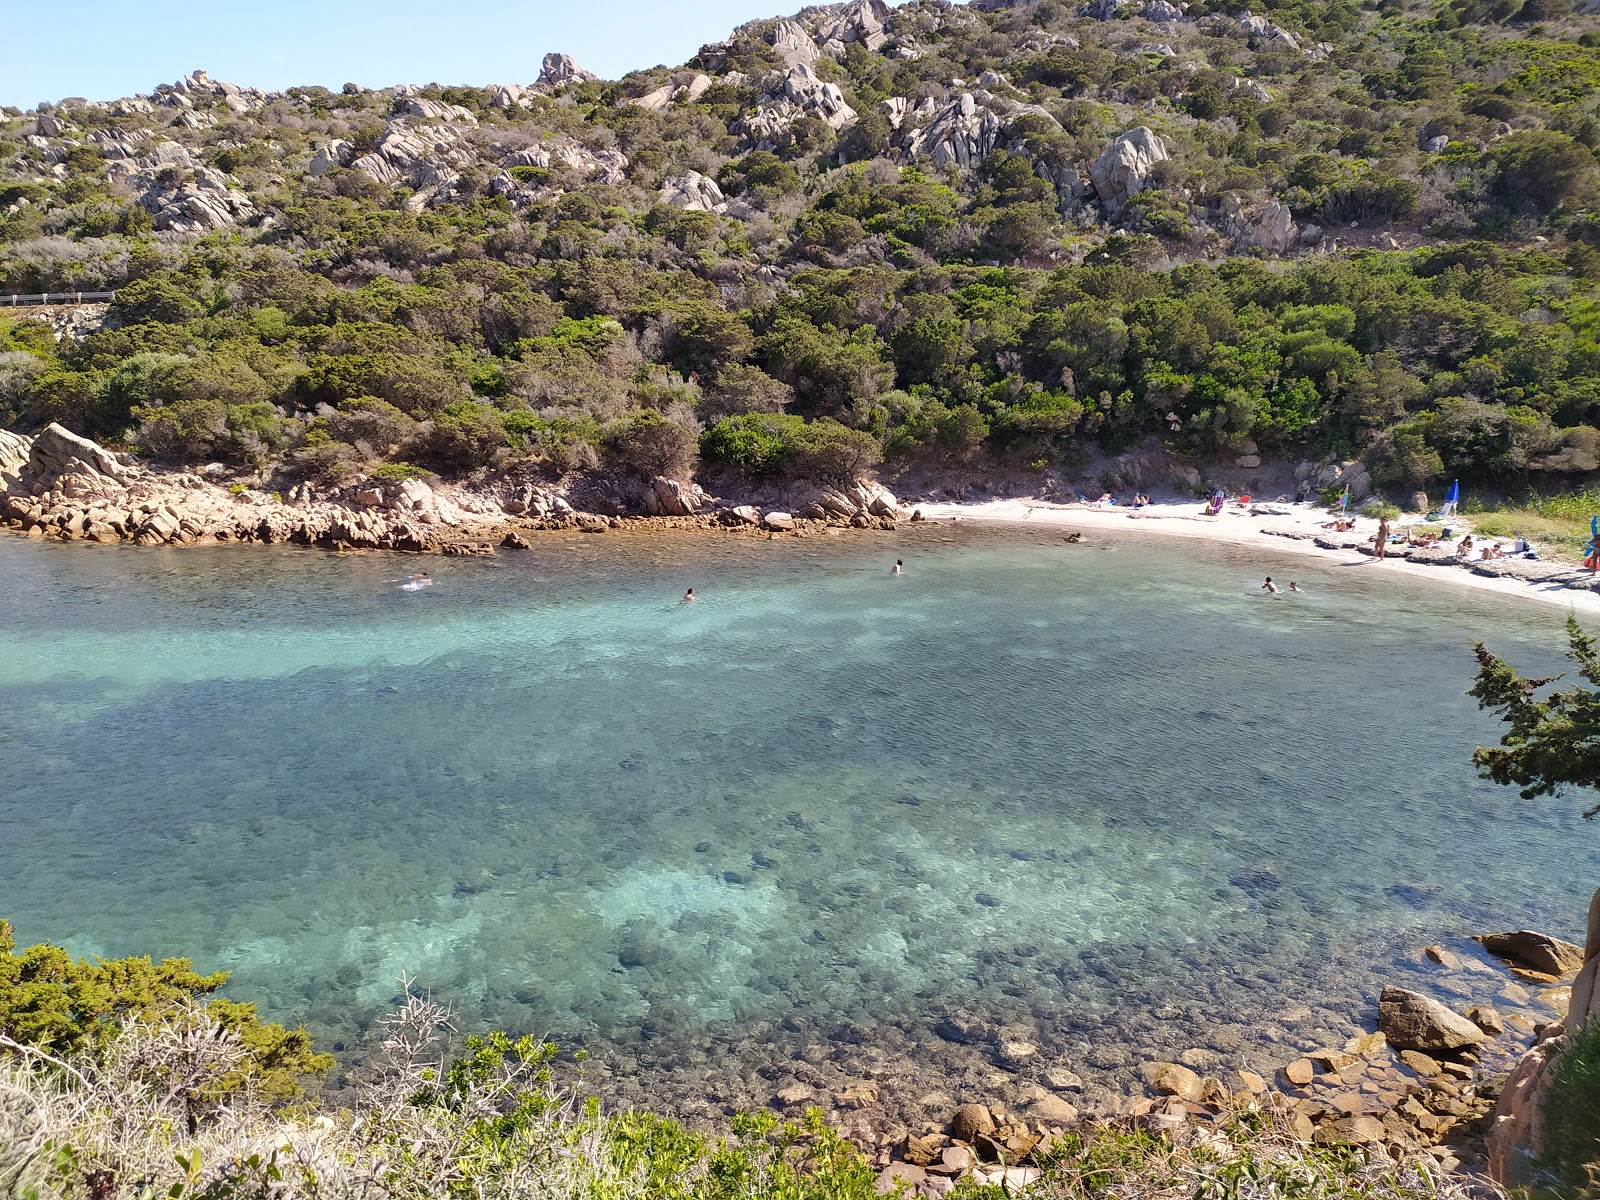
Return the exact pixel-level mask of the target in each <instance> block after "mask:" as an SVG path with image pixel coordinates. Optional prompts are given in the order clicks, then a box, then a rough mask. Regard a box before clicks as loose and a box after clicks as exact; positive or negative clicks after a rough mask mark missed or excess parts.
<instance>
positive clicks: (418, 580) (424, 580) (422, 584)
mask: <svg viewBox="0 0 1600 1200" xmlns="http://www.w3.org/2000/svg"><path fill="white" fill-rule="evenodd" d="M432 586H433V580H432V579H430V578H429V577H428V574H427V572H425V571H418V572H417V573H416V574H414V575H412V576H411V578H410V579H408V580H406V581H405V582H404V583H402V584H401V585H400V590H401V591H402V592H420V591H421V590H422V589H423V588H426V587H432Z"/></svg>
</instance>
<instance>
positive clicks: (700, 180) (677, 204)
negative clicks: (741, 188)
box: [660, 171, 727, 212]
mask: <svg viewBox="0 0 1600 1200" xmlns="http://www.w3.org/2000/svg"><path fill="white" fill-rule="evenodd" d="M660 197H661V203H662V204H665V205H668V206H670V207H672V208H683V209H688V210H689V211H690V212H719V211H721V210H722V208H724V207H725V206H726V203H727V201H726V200H725V199H724V197H723V195H722V189H721V188H719V187H718V186H717V181H716V180H715V179H712V178H711V177H709V176H707V175H702V174H700V172H699V171H687V172H685V173H684V174H682V175H677V176H674V177H673V178H671V179H668V180H666V181H664V182H663V183H662V185H661V191H660Z"/></svg>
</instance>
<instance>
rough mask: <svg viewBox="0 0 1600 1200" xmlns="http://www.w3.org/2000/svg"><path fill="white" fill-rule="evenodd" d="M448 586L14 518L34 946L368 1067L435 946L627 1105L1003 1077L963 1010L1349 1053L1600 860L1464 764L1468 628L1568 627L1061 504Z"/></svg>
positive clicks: (1573, 914) (1518, 631)
mask: <svg viewBox="0 0 1600 1200" xmlns="http://www.w3.org/2000/svg"><path fill="white" fill-rule="evenodd" d="M897 556H899V557H904V558H905V559H906V560H907V563H908V569H907V573H906V574H905V575H904V576H902V577H899V578H895V577H891V576H890V575H889V574H888V572H887V570H886V567H887V566H888V564H889V563H890V562H891V561H892V560H893V558H895V557H897ZM423 565H425V566H428V567H429V568H430V569H431V570H432V572H433V574H434V577H435V579H436V580H437V583H436V585H435V586H434V587H432V588H431V589H429V590H426V591H421V592H403V591H400V590H399V589H398V588H397V587H396V581H397V580H398V579H399V578H401V577H402V575H403V573H404V572H406V571H410V570H413V569H416V567H417V560H414V559H402V558H397V557H380V556H346V557H337V556H332V555H327V554H323V553H316V552H309V551H294V550H281V551H280V550H271V549H262V548H245V549H240V548H215V549H199V550H196V549H189V550H156V551H142V552H141V551H134V550H108V549H103V548H94V547H82V546H66V547H63V546H53V545H52V546H46V545H40V544H38V543H32V542H25V541H22V540H19V539H15V538H5V539H0V711H3V712H4V714H5V719H4V722H3V723H0V781H3V783H0V830H3V834H0V915H3V916H4V917H6V918H8V919H10V920H11V921H13V922H14V923H15V924H16V926H17V928H18V934H19V937H20V939H21V940H22V942H23V944H27V943H28V942H30V941H33V940H39V939H44V938H50V939H54V940H58V941H61V942H64V943H65V944H67V945H68V946H70V947H71V948H72V949H73V950H75V951H77V952H79V953H84V954H105V955H114V954H124V953H130V952H140V953H143V952H152V953H155V954H156V955H158V956H160V955H179V954H181V955H188V956H191V957H192V958H194V959H195V960H196V963H197V965H200V966H202V967H204V968H206V969H212V968H215V967H219V966H220V967H226V968H228V969H229V970H231V971H232V972H233V979H234V982H233V987H232V990H233V994H236V995H240V996H244V997H249V998H254V999H259V1000H260V1001H261V1003H262V1006H263V1008H264V1010H265V1011H266V1013H267V1014H269V1015H270V1016H272V1017H274V1018H278V1019H284V1020H292V1021H304V1022H306V1023H307V1024H308V1025H310V1026H311V1027H312V1028H313V1030H314V1031H315V1032H317V1033H318V1034H319V1036H320V1037H322V1038H323V1039H324V1041H327V1042H332V1043H335V1044H338V1045H341V1046H346V1047H348V1048H351V1049H353V1048H354V1047H356V1046H357V1045H359V1044H361V1043H362V1041H363V1039H365V1038H370V1031H371V1023H372V1020H373V1017H374V1016H375V1015H376V1014H379V1013H381V1012H382V1011H383V1010H384V1009H385V1007H386V1006H387V1005H389V1004H390V1003H391V1001H392V1000H393V998H394V997H395V995H396V993H397V991H398V989H399V978H400V976H401V973H402V972H409V973H411V974H412V975H414V976H416V978H417V979H418V980H419V981H420V983H421V984H422V985H423V986H426V987H429V988H431V989H432V990H433V992H434V994H435V995H436V996H439V997H442V998H446V999H448V1000H449V1001H451V1002H452V1003H453V1004H454V1005H455V1006H456V1008H457V1010H458V1013H459V1017H460V1024H461V1025H462V1026H464V1027H481V1026H486V1025H493V1026H501V1027H508V1028H512V1029H516V1030H531V1031H534V1032H539V1033H545V1032H551V1033H554V1034H555V1035H556V1036H557V1037H559V1038H560V1039H562V1040H563V1041H565V1042H567V1043H568V1044H574V1045H575V1044H586V1045H589V1046H591V1047H593V1048H594V1049H595V1050H596V1051H597V1056H598V1057H599V1059H600V1060H601V1062H602V1064H603V1065H602V1066H601V1067H599V1068H598V1070H599V1071H600V1074H601V1077H602V1078H604V1077H605V1076H606V1075H607V1073H608V1072H611V1073H614V1076H615V1083H616V1087H617V1089H618V1090H619V1091H620V1092H622V1093H624V1094H632V1095H638V1094H640V1092H641V1089H642V1092H643V1093H644V1094H652V1093H653V1092H656V1091H659V1090H660V1089H663V1088H668V1086H669V1085H668V1084H666V1083H663V1082H661V1077H662V1076H663V1073H666V1072H672V1073H673V1078H677V1079H679V1080H680V1081H681V1080H682V1079H683V1078H684V1074H685V1072H690V1073H692V1070H693V1069H698V1070H699V1071H700V1072H701V1074H703V1075H705V1076H708V1077H709V1076H713V1075H721V1076H726V1077H728V1078H737V1077H740V1075H741V1072H743V1073H744V1075H747V1076H748V1075H750V1074H751V1072H752V1071H753V1070H754V1069H755V1066H756V1065H757V1064H755V1063H754V1062H753V1060H755V1059H760V1060H761V1062H762V1063H766V1064H769V1065H768V1067H767V1068H766V1069H765V1073H766V1075H767V1078H768V1079H771V1078H773V1077H774V1070H773V1069H772V1068H771V1066H770V1064H771V1063H773V1062H777V1063H779V1064H781V1063H782V1062H783V1061H785V1060H786V1057H793V1058H795V1060H796V1061H798V1060H799V1057H800V1056H804V1055H805V1054H807V1053H809V1054H810V1056H811V1059H812V1060H813V1061H815V1060H817V1059H818V1057H819V1056H818V1053H817V1051H816V1049H815V1047H816V1044H817V1043H818V1042H819V1041H821V1042H824V1043H826V1042H828V1041H829V1039H832V1040H833V1042H834V1043H835V1044H837V1043H838V1042H841V1041H842V1042H844V1043H848V1044H850V1045H852V1046H854V1047H855V1049H853V1050H851V1051H850V1053H851V1054H855V1055H867V1056H868V1057H869V1058H872V1059H873V1060H874V1061H887V1060H888V1059H889V1058H892V1057H893V1056H894V1055H895V1054H897V1053H899V1054H902V1055H904V1056H905V1057H907V1058H910V1059H916V1060H918V1061H920V1062H922V1063H923V1064H924V1065H928V1064H933V1065H935V1066H937V1065H938V1064H939V1063H941V1062H942V1063H943V1064H944V1068H945V1069H946V1071H947V1072H952V1073H959V1072H960V1071H963V1070H965V1071H968V1072H969V1074H968V1078H969V1079H975V1080H981V1079H982V1078H984V1075H983V1072H984V1071H988V1070H990V1069H991V1066H990V1065H989V1063H988V1059H987V1057H986V1056H988V1055H990V1054H992V1047H988V1048H985V1047H983V1046H980V1047H979V1048H978V1049H975V1050H971V1051H970V1052H968V1051H965V1050H961V1047H960V1042H959V1040H957V1041H955V1042H952V1041H951V1037H952V1034H951V1032H950V1030H949V1029H948V1028H946V1029H945V1030H944V1033H943V1035H942V1036H941V1035H940V1034H939V1033H938V1032H936V1030H937V1029H938V1028H939V1026H940V1022H941V1021H944V1020H945V1019H946V1018H948V1017H949V1015H950V1014H952V1013H957V1014H960V1013H968V1014H977V1015H978V1016H979V1017H981V1018H982V1019H984V1020H988V1021H991V1022H993V1023H996V1024H1002V1025H1009V1027H1010V1028H1012V1029H1018V1028H1020V1029H1022V1030H1024V1031H1025V1032H1027V1033H1028V1035H1029V1036H1030V1037H1031V1038H1033V1039H1034V1040H1035V1041H1036V1042H1038V1043H1039V1044H1041V1045H1042V1046H1043V1047H1044V1049H1045V1051H1046V1057H1048V1058H1049V1060H1050V1061H1058V1062H1059V1061H1068V1062H1071V1063H1073V1064H1074V1065H1075V1066H1077V1067H1078V1068H1079V1069H1083V1068H1085V1067H1087V1068H1088V1069H1089V1070H1093V1069H1094V1068H1095V1067H1096V1066H1102V1067H1105V1068H1106V1069H1108V1070H1111V1069H1115V1068H1118V1067H1121V1066H1125V1065H1127V1062H1128V1061H1131V1060H1136V1059H1137V1058H1138V1057H1139V1056H1140V1055H1139V1054H1138V1053H1137V1047H1134V1049H1133V1051H1132V1052H1130V1053H1125V1052H1124V1051H1123V1050H1122V1049H1120V1048H1119V1047H1123V1046H1131V1045H1132V1044H1134V1043H1141V1042H1142V1043H1152V1042H1153V1043H1156V1044H1158V1045H1159V1044H1160V1043H1161V1042H1162V1041H1163V1039H1165V1040H1166V1041H1168V1042H1171V1043H1173V1044H1192V1043H1194V1042H1195V1041H1196V1040H1197V1039H1198V1040H1201V1041H1203V1038H1202V1037H1201V1034H1200V1032H1199V1030H1201V1029H1202V1027H1208V1026H1217V1025H1223V1024H1226V1023H1227V1022H1233V1023H1235V1024H1236V1025H1237V1026H1238V1028H1240V1029H1242V1030H1244V1031H1245V1032H1244V1033H1243V1034H1242V1035H1241V1034H1235V1035H1231V1036H1226V1037H1216V1038H1214V1039H1213V1042H1212V1044H1214V1045H1216V1046H1217V1048H1218V1049H1219V1051H1220V1052H1222V1053H1224V1054H1225V1055H1226V1054H1228V1053H1230V1052H1233V1051H1239V1052H1240V1053H1241V1054H1242V1053H1243V1052H1244V1051H1248V1050H1250V1049H1251V1048H1252V1047H1254V1046H1255V1044H1256V1042H1258V1041H1260V1040H1262V1039H1264V1040H1265V1042H1267V1043H1273V1042H1295V1041H1297V1040H1299V1041H1302V1042H1304V1041H1306V1040H1310V1041H1315V1038H1316V1036H1317V1035H1318V1034H1319V1033H1321V1032H1323V1031H1322V1030H1318V1029H1313V1030H1312V1031H1311V1032H1310V1033H1307V1032H1306V1031H1304V1030H1296V1029H1295V1028H1294V1027H1293V1018H1295V1017H1300V1018H1304V1016H1305V1014H1304V1012H1299V1011H1297V1010H1298V1009H1299V1006H1300V1002H1301V1001H1302V1000H1309V1001H1310V1006H1311V1007H1312V1008H1313V1009H1314V1010H1315V1013H1316V1015H1315V1016H1314V1017H1313V1018H1312V1021H1313V1024H1315V1022H1316V1021H1317V1020H1321V1021H1322V1023H1323V1025H1325V1026H1327V1027H1328V1028H1332V1029H1334V1030H1335V1031H1337V1028H1338V1026H1339V1021H1340V1020H1341V1019H1348V1020H1353V1021H1359V1019H1360V1015H1361V1011H1362V1008H1363V1006H1369V1005H1370V1003H1371V998H1372V996H1373V995H1374V994H1375V991H1376V988H1377V987H1378V986H1380V985H1381V983H1382V982H1384V981H1385V980H1386V979H1389V978H1393V977H1395V975H1396V973H1397V972H1398V973H1402V974H1404V973H1406V972H1412V973H1414V971H1415V969H1414V967H1413V966H1412V965H1411V964H1412V962H1413V960H1414V958H1415V951H1416V948H1417V947H1418V946H1420V945H1421V944H1422V943H1423V942H1425V941H1434V940H1441V939H1452V938H1457V939H1459V938H1461V937H1463V936H1464V935H1466V934H1468V933H1471V932H1474V931H1478V930H1481V929H1483V928H1484V927H1486V926H1493V927H1501V926H1508V927H1522V926H1536V927H1538V926H1543V927H1549V928H1552V929H1554V930H1556V931H1565V932H1568V933H1571V932H1574V929H1573V926H1574V924H1575V922H1576V920H1577V918H1578V917H1579V916H1580V915H1581V912H1582V906H1583V902H1584V897H1585V892H1586V888H1592V887H1593V885H1594V882H1595V880H1594V879H1593V878H1591V876H1592V875H1593V874H1594V873H1595V861H1596V860H1595V848H1596V846H1597V844H1600V842H1597V834H1596V832H1595V830H1594V829H1593V828H1592V827H1591V826H1589V825H1587V824H1585V823H1584V822H1582V821H1581V820H1580V819H1579V818H1578V815H1577V813H1578V809H1579V807H1580V806H1579V805H1578V804H1576V803H1574V802H1571V801H1565V802H1564V801H1560V800H1541V801H1538V802H1533V803H1525V802H1523V801H1520V800H1518V799H1517V798H1516V796H1515V795H1514V794H1512V793H1508V792H1505V791H1502V790H1499V789H1496V788H1494V787H1492V786H1491V785H1488V784H1486V783H1483V782H1481V781H1479V780H1477V779H1476V778H1475V776H1474V772H1473V769H1472V767H1471V765H1470V762H1469V755H1470V752H1471V749H1472V747H1473V745H1474V744H1475V743H1477V742H1479V741H1484V740H1489V739H1492V738H1493V737H1494V736H1496V730H1495V727H1494V722H1493V720H1492V718H1489V717H1487V716H1485V715H1484V714H1481V713H1479V712H1478V711H1477V710H1476V708H1475V705H1474V703H1473V702H1472V701H1471V700H1470V698H1468V697H1466V696H1465V695H1464V694H1463V693H1464V690H1465V688H1466V687H1467V686H1468V685H1469V683H1470V676H1471V672H1472V668H1473V663H1472V658H1471V654H1470V647H1471V643H1472V642H1473V641H1474V640H1475V639H1478V638H1487V639H1489V640H1490V641H1492V642H1493V643H1494V645H1495V646H1496V648H1498V649H1501V650H1503V651H1505V652H1509V653H1511V654H1513V655H1515V656H1516V657H1517V658H1518V659H1519V661H1520V662H1522V663H1524V664H1525V665H1526V666H1527V667H1528V668H1530V669H1537V670H1544V669H1548V668H1553V667H1554V666H1555V665H1556V663H1557V662H1558V652H1559V649H1560V644H1561V643H1560V636H1559V635H1560V628H1559V625H1560V613H1559V610H1556V609H1553V608H1544V607H1540V606H1536V605H1533V604H1519V603H1510V602H1505V601H1499V600H1494V599H1490V598H1485V597H1480V596H1478V595H1476V594H1473V593H1470V592H1467V591H1463V590H1457V589H1454V588H1451V587H1444V586H1434V587H1417V586H1415V585H1411V584H1407V583H1405V582H1400V581H1396V580H1394V579H1393V578H1380V577H1379V576H1378V572H1380V571H1381V570H1382V568H1381V567H1361V568H1345V567H1336V566H1327V565H1321V564H1308V563H1307V562H1306V561H1305V560H1292V561H1286V560H1281V559H1274V558H1273V557H1272V556H1270V555H1264V554H1261V553H1259V552H1255V551H1242V550H1228V549H1219V548H1213V547H1207V546H1202V545H1197V544H1190V543H1176V544H1175V543H1172V542H1159V541H1143V540H1138V539H1129V540H1123V541H1117V542H1112V543H1103V544H1099V545H1082V546H1073V545H1067V544H1065V543H1063V541H1062V540H1061V538H1060V537H1059V535H1058V534H1057V535H1052V534H1050V533H1049V532H1047V531H1027V530H1019V531H1013V532H1011V533H1008V534H1004V535H1001V534H993V533H990V534H988V535H986V536H983V537H976V536H973V535H963V536H960V537H958V536H956V535H954V534H953V533H952V531H950V530H949V529H922V530H912V531H908V532H906V533H902V534H896V535H882V536H877V537H871V538H869V537H863V538H860V539H855V538H841V539H813V540H809V541H793V540H786V541H777V542H767V541H762V540H756V539H752V538H748V537H733V536H731V535H730V536H729V537H728V538H727V539H725V540H717V539H711V540H703V541H691V540H681V541H679V540H669V541H663V540H660V539H656V540H646V539H642V538H634V537H628V536H617V535H610V536H606V537H595V536H589V537H579V536H574V537H573V538H570V539H555V540H551V541H548V542H546V543H543V544H541V546H540V547H538V548H537V549H535V550H534V551H533V552H531V553H523V554H505V555H502V556H501V557H500V558H498V559H496V560H493V561H477V560H433V561H431V562H427V563H424V564H423ZM1267 571H1270V572H1272V573H1273V574H1275V575H1278V576H1280V579H1281V578H1284V577H1290V576H1292V577H1295V578H1297V579H1298V580H1299V581H1300V582H1301V583H1302V585H1303V586H1304V587H1305V588H1306V589H1307V591H1306V594H1304V595H1301V596H1289V595H1281V596H1277V597H1268V596H1265V595H1263V594H1261V593H1260V592H1259V590H1258V586H1257V585H1258V584H1259V581H1260V578H1261V576H1262V574H1263V573H1264V572H1267ZM690 585H693V586H694V587H695V588H696V590H697V591H698V592H699V594H700V596H701V597H702V599H701V600H700V601H699V602H698V603H696V604H693V605H680V604H679V603H678V597H679V596H681V595H682V593H683V590H684V588H685V587H687V586H690ZM1151 1013H1154V1014H1155V1016H1154V1017H1152V1016H1151V1015H1150V1014H1151ZM1286 1014H1287V1015H1286ZM1174 1022H1176V1029H1175V1028H1174ZM1241 1046H1242V1047H1243V1049H1242V1050H1241ZM808 1047H809V1048H810V1049H809V1050H808V1049H807V1048H808ZM952 1047H955V1048H956V1049H952ZM1267 1049H1268V1050H1269V1051H1270V1050H1271V1046H1270V1045H1268V1047H1267ZM958 1050H960V1052H961V1053H966V1054H967V1058H957V1057H951V1055H954V1054H956V1053H957V1051H958ZM947 1051H948V1052H949V1053H946V1052H947ZM941 1054H943V1055H944V1056H945V1057H944V1058H942V1059H941V1058H940V1057H939V1055H941ZM1244 1057H1245V1058H1248V1055H1247V1054H1246V1055H1245V1056H1244ZM969 1059H970V1061H968V1060H969ZM1039 1061H1040V1062H1043V1061H1045V1058H1041V1059H1040V1060H1039ZM972 1072H977V1074H972ZM846 1073H848V1072H846ZM1024 1073H1026V1070H1024ZM652 1080H655V1082H652ZM913 1082H917V1083H918V1084H919V1086H920V1084H921V1083H923V1082H926V1081H925V1080H920V1078H919V1080H917V1081H913ZM907 1086H908V1087H911V1086H912V1082H908V1083H907ZM717 1087H718V1088H720V1089H721V1091H720V1092H717V1094H719V1095H722V1096H724V1098H728V1099H729V1100H730V1102H732V1101H733V1100H738V1101H740V1102H745V1101H748V1100H750V1099H752V1098H753V1099H754V1100H755V1101H756V1102H761V1101H762V1100H763V1099H764V1094H763V1093H762V1092H761V1090H760V1086H759V1083H758V1084H755V1085H751V1087H747V1088H746V1089H745V1090H744V1091H740V1090H739V1088H738V1087H737V1086H735V1085H734V1084H719V1085H717ZM752 1088H753V1090H752ZM630 1089H631V1091H630ZM712 1090H713V1091H714V1092H715V1091H717V1088H713V1089H712ZM768 1090H769V1091H770V1089H768Z"/></svg>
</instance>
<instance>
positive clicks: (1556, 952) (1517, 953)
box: [1473, 929, 1584, 979]
mask: <svg viewBox="0 0 1600 1200" xmlns="http://www.w3.org/2000/svg"><path fill="white" fill-rule="evenodd" d="M1473 940H1474V941H1476V942H1481V943H1482V944H1483V948H1484V949H1485V950H1487V951H1488V952H1489V953H1490V954H1493V955H1495V956H1496V957H1497V958H1503V959H1505V960H1506V961H1507V962H1510V963H1512V964H1513V965H1515V966H1519V967H1526V968H1527V969H1528V970H1530V971H1540V972H1542V973H1544V974H1546V975H1554V976H1555V977H1556V978H1558V979H1560V978H1563V977H1565V976H1567V975H1575V974H1577V972H1578V970H1579V969H1580V968H1581V967H1582V966H1583V961H1584V956H1583V947H1582V946H1574V945H1573V944H1572V943H1571V942H1564V941H1562V940H1561V939H1560V938H1553V937H1551V936H1550V935H1549V934H1547V933H1535V932H1534V931H1533V930H1531V929H1520V930H1517V931H1516V932H1515V933H1486V934H1483V935H1482V936H1480V937H1476V938H1474V939H1473Z"/></svg>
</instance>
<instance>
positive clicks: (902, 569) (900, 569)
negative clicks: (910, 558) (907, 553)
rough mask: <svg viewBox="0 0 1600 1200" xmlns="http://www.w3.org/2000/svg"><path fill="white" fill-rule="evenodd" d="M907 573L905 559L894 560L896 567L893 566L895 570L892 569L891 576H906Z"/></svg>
mask: <svg viewBox="0 0 1600 1200" xmlns="http://www.w3.org/2000/svg"><path fill="white" fill-rule="evenodd" d="M905 573H906V564H905V560H904V559H899V558H897V559H895V560H894V566H893V568H891V569H890V571H889V574H891V575H904V574H905Z"/></svg>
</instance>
